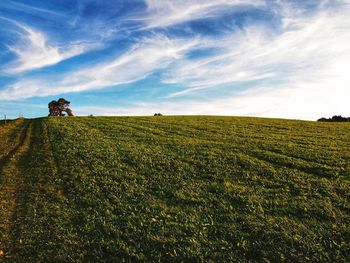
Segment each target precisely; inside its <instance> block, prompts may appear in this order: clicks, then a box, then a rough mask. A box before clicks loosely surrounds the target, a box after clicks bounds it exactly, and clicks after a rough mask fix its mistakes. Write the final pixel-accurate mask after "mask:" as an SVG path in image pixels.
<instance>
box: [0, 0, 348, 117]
mask: <svg viewBox="0 0 350 263" xmlns="http://www.w3.org/2000/svg"><path fill="white" fill-rule="evenodd" d="M349 68H350V1H349V0H333V1H327V0H323V1H322V0H300V1H298V0H290V1H288V0H283V1H282V0H215V1H212V0H125V1H123V0H50V1H47V0H3V1H0V115H3V114H7V116H8V117H10V118H15V117H17V116H18V115H19V114H20V113H23V114H24V116H25V117H39V116H45V115H47V113H48V109H47V104H48V102H50V101H51V100H53V99H58V98H60V97H64V98H66V99H68V100H70V101H71V108H72V109H73V112H74V113H75V114H76V115H89V114H94V115H153V113H155V112H161V113H163V114H167V115H187V114H190V115H197V114H208V115H236V116H237V115H239V116H261V117H279V118H293V119H306V120H314V119H317V118H319V117H322V116H325V117H329V116H332V115H334V114H341V115H344V116H349V115H350V103H349V102H348V100H349V97H350V96H349V95H350V91H349V89H350V86H349V83H350V74H349V73H348V71H349Z"/></svg>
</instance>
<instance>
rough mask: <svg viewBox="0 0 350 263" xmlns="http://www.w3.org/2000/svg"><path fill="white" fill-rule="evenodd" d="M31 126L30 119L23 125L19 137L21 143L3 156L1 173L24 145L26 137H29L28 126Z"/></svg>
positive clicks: (0, 162) (0, 161)
mask: <svg viewBox="0 0 350 263" xmlns="http://www.w3.org/2000/svg"><path fill="white" fill-rule="evenodd" d="M29 126H30V121H28V123H27V124H25V126H24V127H23V129H22V131H21V135H20V137H19V143H18V144H17V145H16V146H15V147H14V148H13V149H12V150H11V151H10V152H9V153H8V154H7V155H5V156H4V157H3V158H1V159H0V174H2V173H3V168H4V166H5V165H6V163H8V162H9V161H10V160H11V159H12V158H13V157H14V156H15V155H16V153H17V152H18V150H19V149H20V148H21V147H22V146H23V144H24V142H25V139H26V137H27V132H28V128H29Z"/></svg>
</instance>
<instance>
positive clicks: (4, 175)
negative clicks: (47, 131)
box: [0, 121, 31, 259]
mask: <svg viewBox="0 0 350 263" xmlns="http://www.w3.org/2000/svg"><path fill="white" fill-rule="evenodd" d="M29 133H31V121H27V123H26V124H25V125H24V127H23V129H22V131H21V134H20V137H19V142H18V144H17V145H16V146H15V147H14V148H13V149H12V150H11V151H10V152H9V153H8V154H7V155H6V156H5V157H3V158H2V159H1V160H0V175H1V185H0V206H1V211H0V259H1V258H11V257H12V256H11V255H12V254H13V253H12V252H13V251H14V250H15V249H16V247H17V245H18V244H19V243H20V242H18V241H20V239H19V238H18V237H19V235H20V227H19V225H18V222H19V220H18V219H19V215H20V211H21V209H22V207H23V201H24V200H23V198H22V195H23V192H24V188H25V186H24V184H23V181H24V175H23V172H22V170H21V166H20V159H21V157H22V156H23V154H24V153H25V152H26V151H27V150H28V147H29V142H30V136H28V134H29Z"/></svg>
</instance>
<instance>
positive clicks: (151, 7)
mask: <svg viewBox="0 0 350 263" xmlns="http://www.w3.org/2000/svg"><path fill="white" fill-rule="evenodd" d="M146 3H147V16H146V18H145V19H144V20H145V23H146V24H147V28H157V27H168V26H171V25H175V24H181V23H184V22H188V21H191V20H197V19H202V18H207V17H211V16H215V15H218V14H219V13H220V12H222V11H225V10H227V9H228V8H232V7H233V6H242V5H251V6H260V5H263V4H264V1H262V0H215V1H213V0H146Z"/></svg>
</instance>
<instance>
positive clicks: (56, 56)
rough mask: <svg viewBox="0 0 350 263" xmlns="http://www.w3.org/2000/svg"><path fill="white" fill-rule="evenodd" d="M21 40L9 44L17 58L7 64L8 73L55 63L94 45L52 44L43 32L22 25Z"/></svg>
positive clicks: (78, 43) (77, 43)
mask: <svg viewBox="0 0 350 263" xmlns="http://www.w3.org/2000/svg"><path fill="white" fill-rule="evenodd" d="M16 24H17V25H18V26H19V27H20V28H21V30H22V31H21V32H20V33H19V34H20V36H21V41H19V43H18V44H16V45H9V46H8V49H9V50H10V51H11V52H13V53H14V54H15V55H16V60H15V61H14V62H13V63H12V64H10V65H8V66H7V68H9V69H8V70H6V72H7V73H10V74H16V73H21V72H25V71H29V70H33V69H39V68H43V67H46V66H51V65H55V64H57V63H59V62H61V61H63V60H66V59H69V58H71V57H74V56H77V55H79V54H82V53H84V52H86V51H87V50H88V49H91V48H92V47H93V45H92V44H86V43H80V42H76V43H69V44H66V45H65V46H64V47H60V46H55V45H51V44H50V43H49V40H48V38H47V36H45V34H44V33H43V32H40V31H38V30H35V29H33V28H31V27H28V26H24V25H20V24H18V23H16Z"/></svg>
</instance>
